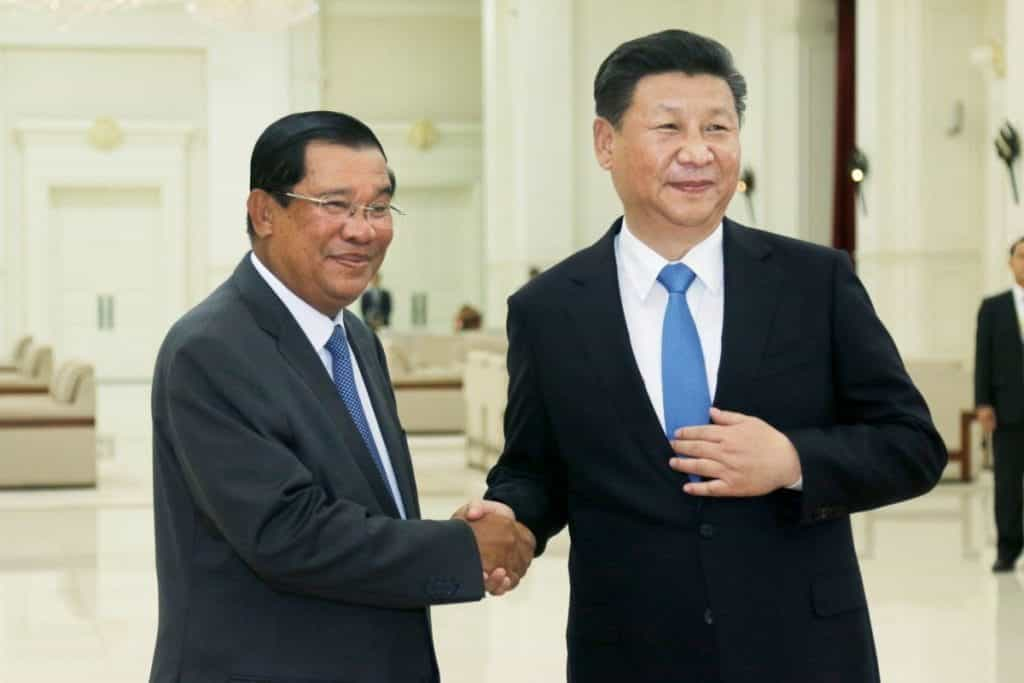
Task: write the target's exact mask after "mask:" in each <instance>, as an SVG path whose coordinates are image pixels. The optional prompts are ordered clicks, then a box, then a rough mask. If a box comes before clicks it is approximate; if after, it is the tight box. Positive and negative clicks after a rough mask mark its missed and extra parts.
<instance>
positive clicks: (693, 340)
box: [658, 263, 711, 482]
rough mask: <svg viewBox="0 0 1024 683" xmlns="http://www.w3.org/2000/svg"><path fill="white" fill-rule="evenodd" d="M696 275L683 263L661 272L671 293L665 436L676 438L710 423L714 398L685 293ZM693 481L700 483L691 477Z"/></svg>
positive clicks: (664, 350)
mask: <svg viewBox="0 0 1024 683" xmlns="http://www.w3.org/2000/svg"><path fill="white" fill-rule="evenodd" d="M694 277H695V275H694V272H693V271H692V270H690V269H689V268H687V267H686V266H685V265H683V264H682V263H670V264H669V265H667V266H665V267H664V268H662V269H661V272H660V273H659V274H658V282H660V283H661V284H662V285H663V286H664V287H665V289H667V290H668V305H667V306H666V307H665V320H664V322H663V323H662V325H661V391H662V396H663V400H664V405H665V434H666V436H668V438H669V439H674V438H675V434H674V433H675V431H676V430H677V429H679V428H680V427H692V426H694V425H703V424H707V423H708V417H709V411H710V410H711V396H710V394H709V393H708V376H707V371H706V370H705V369H704V352H703V350H701V347H700V337H699V336H698V335H697V325H696V324H695V323H694V322H693V316H692V315H690V307H689V306H688V305H687V304H686V290H687V289H689V287H690V285H691V284H692V283H693V279H694ZM689 477H690V481H693V482H698V481H700V480H701V478H700V476H699V475H696V474H691V475H689Z"/></svg>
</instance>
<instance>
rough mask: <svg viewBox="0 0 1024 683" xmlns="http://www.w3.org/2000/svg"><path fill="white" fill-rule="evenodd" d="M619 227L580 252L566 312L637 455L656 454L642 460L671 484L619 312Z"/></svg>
mask: <svg viewBox="0 0 1024 683" xmlns="http://www.w3.org/2000/svg"><path fill="white" fill-rule="evenodd" d="M621 229H622V220H621V219H620V220H618V221H616V222H615V224H614V225H612V227H611V229H610V230H609V231H608V232H607V233H606V234H605V236H604V237H603V238H601V240H600V241H598V242H597V243H596V244H595V245H593V246H592V247H590V248H589V249H587V250H586V251H584V252H581V253H580V258H579V260H578V261H577V267H576V269H575V272H573V273H572V274H571V275H570V282H571V286H572V287H573V289H574V292H573V294H572V295H571V296H570V303H569V304H568V305H567V306H568V308H567V310H568V314H569V315H570V317H571V318H572V321H573V324H574V327H575V328H576V329H577V330H578V331H579V334H580V339H581V343H582V345H583V349H584V351H585V354H586V356H587V358H588V359H589V361H590V367H591V368H592V369H593V372H594V375H595V376H596V377H598V379H599V380H600V382H601V384H602V385H603V386H604V390H605V393H606V394H607V395H608V399H609V401H611V402H612V403H613V404H614V406H615V409H616V411H617V412H618V414H619V416H620V418H621V422H622V425H623V426H624V427H625V428H626V430H627V431H628V433H629V435H630V436H631V438H632V439H633V440H634V441H635V442H637V444H638V445H639V446H640V448H641V452H642V453H650V454H657V456H658V457H649V458H645V459H644V461H645V462H647V463H648V464H649V465H650V466H651V467H653V468H655V469H656V470H657V471H658V472H659V473H660V475H661V476H665V477H668V478H670V479H672V481H673V483H675V482H676V480H677V479H678V478H679V477H678V475H677V474H676V473H675V472H674V471H673V470H671V469H669V468H668V467H666V466H665V463H666V462H667V461H668V459H669V458H671V457H672V449H671V448H670V447H669V445H668V439H666V438H665V434H664V433H663V431H662V428H661V422H660V421H659V420H658V415H657V413H656V412H655V411H654V408H653V406H651V399H650V397H649V395H648V394H647V388H646V387H645V386H644V381H643V376H642V375H641V374H640V368H639V367H638V366H637V364H636V358H635V357H634V355H633V347H632V345H631V344H630V341H629V331H628V328H627V327H626V317H625V314H624V313H623V311H622V296H621V293H620V291H619V278H618V271H617V268H616V263H615V236H616V235H617V234H618V233H619V230H621Z"/></svg>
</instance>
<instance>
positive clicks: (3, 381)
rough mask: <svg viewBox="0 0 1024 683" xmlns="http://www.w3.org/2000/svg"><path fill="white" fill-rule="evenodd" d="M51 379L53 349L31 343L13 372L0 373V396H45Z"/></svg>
mask: <svg viewBox="0 0 1024 683" xmlns="http://www.w3.org/2000/svg"><path fill="white" fill-rule="evenodd" d="M52 377H53V349H51V348H50V347H49V346H35V345H34V344H32V343H31V342H30V343H29V346H28V347H27V348H26V349H25V351H24V354H23V355H22V357H21V359H20V361H19V363H18V365H17V366H16V368H15V369H14V370H10V371H0V395H6V394H45V393H46V392H47V390H48V388H49V385H50V380H51V379H52Z"/></svg>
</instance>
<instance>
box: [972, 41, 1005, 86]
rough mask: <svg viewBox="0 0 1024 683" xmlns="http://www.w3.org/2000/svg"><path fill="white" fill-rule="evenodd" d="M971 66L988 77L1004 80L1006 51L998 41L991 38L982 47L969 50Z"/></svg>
mask: <svg viewBox="0 0 1024 683" xmlns="http://www.w3.org/2000/svg"><path fill="white" fill-rule="evenodd" d="M970 60H971V64H973V65H974V66H976V67H978V68H979V69H982V70H983V71H985V72H987V73H988V75H989V77H995V78H997V79H1000V80H1002V79H1004V78H1006V50H1005V48H1003V43H1002V41H1000V40H996V39H995V38H993V39H992V40H989V41H988V42H987V43H984V44H983V45H978V46H977V47H974V48H971V51H970Z"/></svg>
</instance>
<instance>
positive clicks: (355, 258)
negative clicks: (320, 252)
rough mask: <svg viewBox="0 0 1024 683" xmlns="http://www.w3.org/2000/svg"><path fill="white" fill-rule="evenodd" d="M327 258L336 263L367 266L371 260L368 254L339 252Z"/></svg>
mask: <svg viewBox="0 0 1024 683" xmlns="http://www.w3.org/2000/svg"><path fill="white" fill-rule="evenodd" d="M327 258H328V259H329V260H331V261H334V262H335V263H338V264H341V265H343V266H349V267H358V266H365V265H366V264H368V263H369V262H370V257H369V256H368V255H366V254H337V255H330V256H328V257H327Z"/></svg>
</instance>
